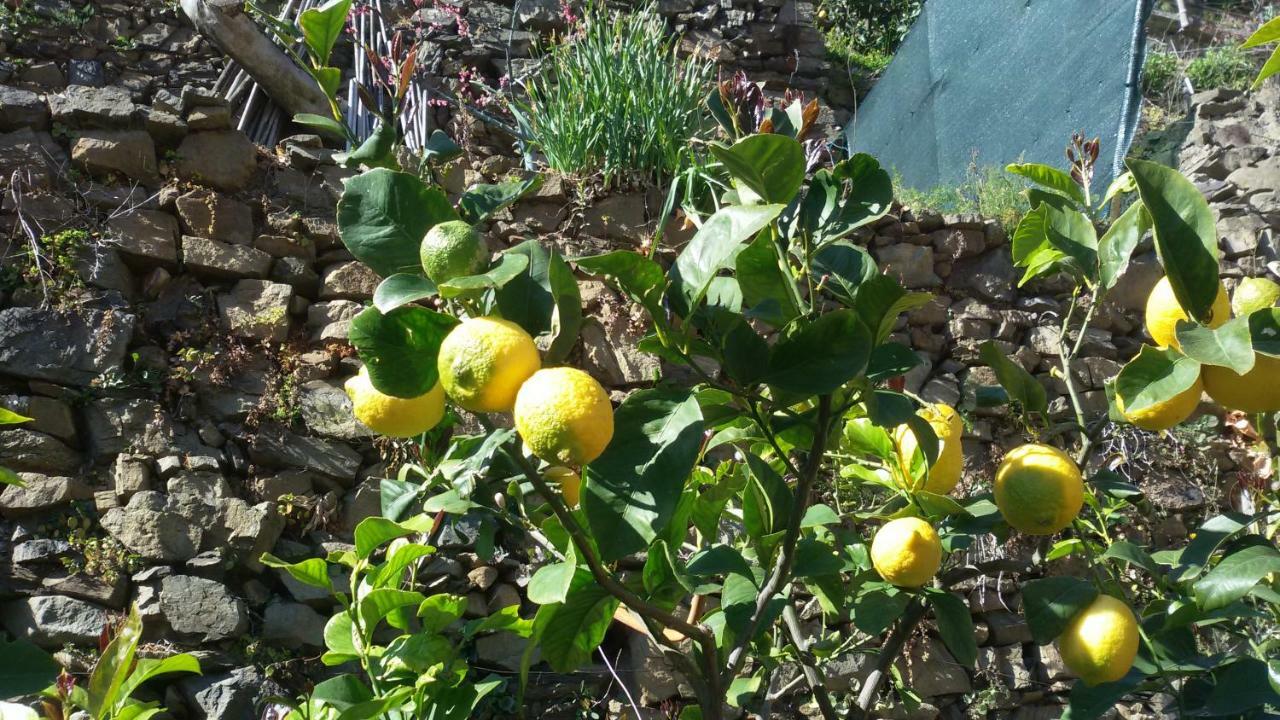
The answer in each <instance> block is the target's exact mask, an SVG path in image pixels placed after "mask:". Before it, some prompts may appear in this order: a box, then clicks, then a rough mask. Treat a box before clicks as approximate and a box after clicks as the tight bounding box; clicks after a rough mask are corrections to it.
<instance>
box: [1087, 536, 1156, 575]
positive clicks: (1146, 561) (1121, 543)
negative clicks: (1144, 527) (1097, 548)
mask: <svg viewBox="0 0 1280 720" xmlns="http://www.w3.org/2000/svg"><path fill="white" fill-rule="evenodd" d="M1100 557H1101V558H1102V559H1103V560H1119V561H1121V562H1124V563H1128V564H1129V565H1133V566H1134V567H1139V568H1142V569H1143V570H1146V571H1147V572H1148V573H1150V574H1151V575H1153V576H1155V575H1159V574H1160V566H1159V565H1157V564H1156V561H1155V560H1152V559H1151V555H1150V554H1148V553H1147V551H1146V550H1143V549H1142V548H1141V547H1139V546H1137V545H1134V544H1133V543H1131V542H1129V541H1127V540H1117V541H1116V542H1113V543H1111V547H1109V548H1107V551H1106V552H1104V553H1102V555H1101V556H1100Z"/></svg>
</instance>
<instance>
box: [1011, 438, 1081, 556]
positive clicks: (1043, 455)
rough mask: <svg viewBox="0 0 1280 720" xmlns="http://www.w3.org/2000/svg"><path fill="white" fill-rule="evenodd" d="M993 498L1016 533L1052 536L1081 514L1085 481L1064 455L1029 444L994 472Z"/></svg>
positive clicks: (1043, 446) (1014, 450) (1044, 447)
mask: <svg viewBox="0 0 1280 720" xmlns="http://www.w3.org/2000/svg"><path fill="white" fill-rule="evenodd" d="M995 495H996V507H998V508H1000V514H1001V515H1003V516H1004V519H1005V521H1006V522H1008V523H1009V525H1010V526H1012V527H1013V528H1014V529H1015V530H1019V531H1021V532H1024V533H1027V534H1028V535H1052V534H1053V533H1056V532H1058V531H1059V530H1061V529H1063V528H1064V527H1066V526H1068V525H1070V524H1071V521H1072V520H1074V519H1075V517H1076V515H1078V514H1079V513H1080V506H1081V505H1083V504H1084V481H1083V480H1082V479H1081V477H1080V468H1078V467H1076V464H1075V461H1074V460H1072V459H1071V458H1070V457H1068V456H1067V454H1066V453H1064V452H1062V451H1061V450H1059V449H1058V448H1056V447H1052V446H1050V445H1040V444H1037V443H1028V444H1026V445H1022V446H1019V447H1016V448H1014V449H1013V450H1010V451H1009V454H1008V455H1005V456H1004V460H1003V461H1002V462H1001V463H1000V468H999V469H998V470H996V482H995Z"/></svg>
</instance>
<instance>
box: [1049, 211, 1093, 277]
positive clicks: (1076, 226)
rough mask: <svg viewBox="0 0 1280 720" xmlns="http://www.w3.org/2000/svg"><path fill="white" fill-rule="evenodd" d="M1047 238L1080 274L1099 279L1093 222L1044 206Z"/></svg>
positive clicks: (1085, 217) (1074, 213) (1071, 212)
mask: <svg viewBox="0 0 1280 720" xmlns="http://www.w3.org/2000/svg"><path fill="white" fill-rule="evenodd" d="M1043 209H1044V211H1045V221H1046V222H1045V236H1046V237H1047V238H1048V240H1049V244H1050V245H1052V246H1053V247H1054V248H1055V249H1056V250H1058V251H1059V252H1061V253H1063V254H1064V255H1066V256H1068V257H1070V258H1071V260H1072V261H1073V266H1074V267H1075V269H1077V270H1078V274H1079V275H1081V276H1083V277H1085V278H1087V279H1089V280H1091V281H1092V280H1097V277H1098V232H1097V230H1096V229H1094V227H1093V221H1091V220H1090V219H1089V218H1088V216H1086V215H1085V214H1084V213H1082V212H1080V211H1079V210H1075V209H1071V208H1068V209H1063V210H1060V209H1058V208H1054V207H1051V206H1049V205H1045V206H1043Z"/></svg>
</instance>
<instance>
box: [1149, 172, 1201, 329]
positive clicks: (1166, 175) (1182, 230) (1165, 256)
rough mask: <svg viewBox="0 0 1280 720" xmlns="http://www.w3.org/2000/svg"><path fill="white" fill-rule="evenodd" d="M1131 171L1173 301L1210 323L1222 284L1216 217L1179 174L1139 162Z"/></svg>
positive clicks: (1196, 317) (1199, 195)
mask: <svg viewBox="0 0 1280 720" xmlns="http://www.w3.org/2000/svg"><path fill="white" fill-rule="evenodd" d="M1127 165H1128V166H1129V171H1130V172H1132V173H1133V179H1134V182H1136V183H1137V185H1138V195H1139V196H1140V197H1141V198H1142V204H1143V205H1145V206H1146V208H1147V212H1148V213H1149V214H1150V216H1151V223H1152V226H1153V228H1154V229H1155V237H1156V251H1157V252H1158V253H1159V255H1160V262H1161V264H1163V265H1164V271H1165V276H1166V277H1168V278H1169V285H1170V286H1172V288H1173V294H1174V297H1176V298H1177V299H1178V304H1179V305H1181V306H1182V308H1183V309H1184V310H1185V311H1186V312H1187V315H1189V316H1190V317H1192V318H1195V319H1199V320H1203V319H1206V318H1208V317H1209V313H1210V311H1211V309H1212V308H1213V301H1214V299H1215V298H1216V297H1217V296H1218V283H1219V281H1218V231H1217V228H1216V227H1215V225H1214V218H1213V211H1212V210H1210V209H1209V204H1208V203H1207V202H1205V199H1204V197H1203V196H1202V195H1201V194H1200V191H1199V190H1197V189H1196V186H1195V185H1193V184H1191V181H1190V180H1188V179H1186V178H1185V177H1183V175H1182V173H1180V172H1178V171H1177V170H1173V169H1171V168H1167V167H1164V166H1161V165H1158V164H1156V163H1153V162H1148V161H1146V160H1138V159H1136V158H1130V159H1129V160H1128V161H1127Z"/></svg>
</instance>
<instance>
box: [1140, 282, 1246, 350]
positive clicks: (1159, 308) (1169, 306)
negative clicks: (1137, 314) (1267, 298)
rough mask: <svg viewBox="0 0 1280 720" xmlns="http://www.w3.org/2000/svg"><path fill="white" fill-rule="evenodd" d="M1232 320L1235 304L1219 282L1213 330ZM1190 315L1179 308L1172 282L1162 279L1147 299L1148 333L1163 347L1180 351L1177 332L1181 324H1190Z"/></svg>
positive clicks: (1211, 319) (1212, 315)
mask: <svg viewBox="0 0 1280 720" xmlns="http://www.w3.org/2000/svg"><path fill="white" fill-rule="evenodd" d="M1230 318H1231V303H1230V301H1228V300H1227V289H1226V288H1225V287H1223V285H1222V282H1221V281H1219V282H1218V295H1217V297H1215V298H1214V299H1213V309H1212V310H1211V312H1210V317H1209V323H1208V325H1209V327H1214V328H1216V327H1218V326H1219V325H1221V324H1223V323H1225V322H1226V321H1227V320H1228V319H1230ZM1187 319H1188V318H1187V313H1186V312H1184V311H1183V310H1182V306H1181V305H1179V304H1178V298H1176V297H1174V295H1173V286H1172V285H1170V284H1169V278H1167V277H1162V278H1160V282H1158V283H1156V286H1155V287H1154V288H1152V289H1151V294H1150V295H1148V296H1147V332H1148V333H1151V339H1152V340H1155V341H1156V345H1159V346H1160V347H1172V348H1176V347H1178V338H1177V337H1176V336H1175V335H1174V332H1175V331H1176V330H1177V328H1178V321H1179V320H1187Z"/></svg>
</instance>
